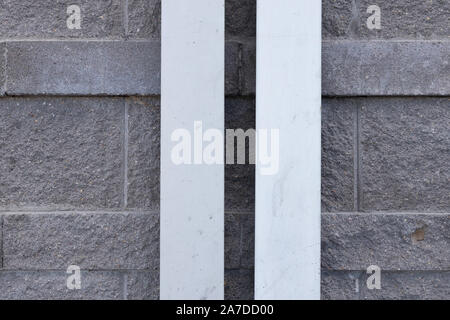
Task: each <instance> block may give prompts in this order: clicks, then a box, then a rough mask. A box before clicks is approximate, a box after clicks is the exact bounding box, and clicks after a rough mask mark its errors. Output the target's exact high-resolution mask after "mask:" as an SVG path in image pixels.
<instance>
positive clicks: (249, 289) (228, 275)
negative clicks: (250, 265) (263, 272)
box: [225, 269, 254, 300]
mask: <svg viewBox="0 0 450 320" xmlns="http://www.w3.org/2000/svg"><path fill="white" fill-rule="evenodd" d="M253 283H254V271H253V270H252V269H237V270H225V300H253V299H254V284H253Z"/></svg>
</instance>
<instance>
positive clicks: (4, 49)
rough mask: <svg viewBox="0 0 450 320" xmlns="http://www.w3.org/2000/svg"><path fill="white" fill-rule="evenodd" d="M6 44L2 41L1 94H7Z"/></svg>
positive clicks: (0, 57) (0, 51) (0, 45)
mask: <svg viewBox="0 0 450 320" xmlns="http://www.w3.org/2000/svg"><path fill="white" fill-rule="evenodd" d="M5 69H6V44H5V43H4V42H2V43H0V96H2V95H4V94H5V84H6V70H5Z"/></svg>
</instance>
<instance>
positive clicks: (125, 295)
mask: <svg viewBox="0 0 450 320" xmlns="http://www.w3.org/2000/svg"><path fill="white" fill-rule="evenodd" d="M122 281H123V283H122V291H123V300H128V274H127V272H126V271H125V272H124V273H123V277H122Z"/></svg>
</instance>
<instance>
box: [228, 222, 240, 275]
mask: <svg viewBox="0 0 450 320" xmlns="http://www.w3.org/2000/svg"><path fill="white" fill-rule="evenodd" d="M239 220H240V219H239V215H238V214H230V213H226V214H225V246H224V248H225V252H224V254H225V269H237V268H239V266H240V265H241V234H242V228H241V224H240V221H239Z"/></svg>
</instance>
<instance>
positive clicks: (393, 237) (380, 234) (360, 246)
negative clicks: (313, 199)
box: [322, 213, 450, 271]
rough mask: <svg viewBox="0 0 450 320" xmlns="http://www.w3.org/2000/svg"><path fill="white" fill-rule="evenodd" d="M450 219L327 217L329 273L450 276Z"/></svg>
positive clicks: (324, 241)
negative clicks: (403, 272)
mask: <svg viewBox="0 0 450 320" xmlns="http://www.w3.org/2000/svg"><path fill="white" fill-rule="evenodd" d="M449 245H450V216H449V215H448V214H401V213H391V214H389V213H374V214H369V213H357V214H356V213H355V214H346V213H341V214H334V213H327V214H323V216H322V267H323V268H325V269H328V270H366V269H367V267H369V266H370V265H377V266H379V267H380V268H381V269H382V270H385V271H387V270H450V256H449V255H448V254H447V251H448V250H447V248H448V247H449Z"/></svg>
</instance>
